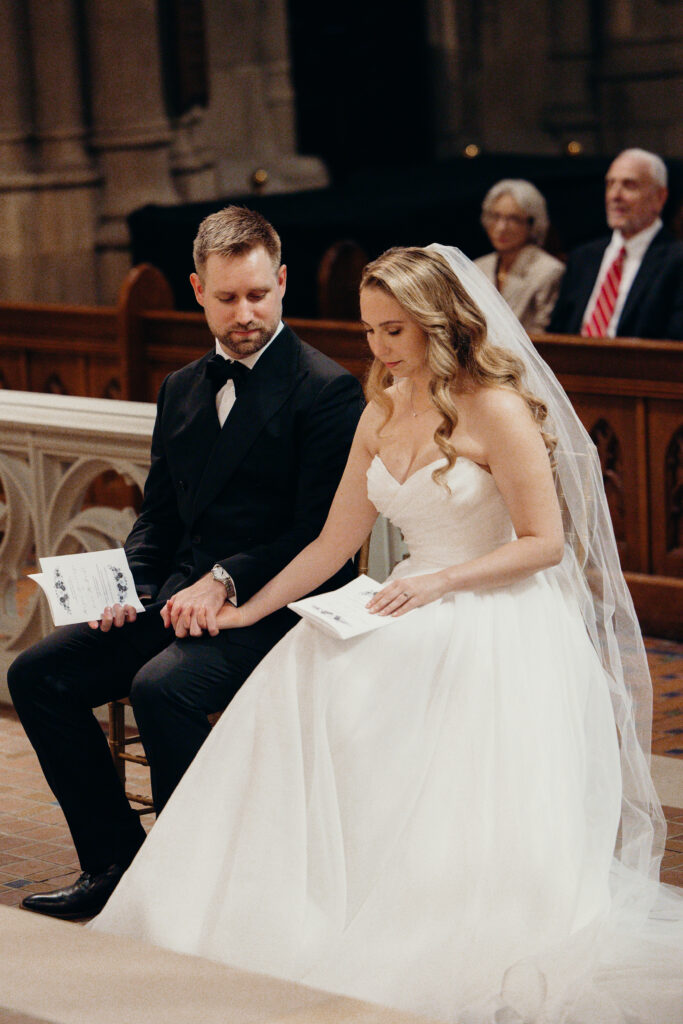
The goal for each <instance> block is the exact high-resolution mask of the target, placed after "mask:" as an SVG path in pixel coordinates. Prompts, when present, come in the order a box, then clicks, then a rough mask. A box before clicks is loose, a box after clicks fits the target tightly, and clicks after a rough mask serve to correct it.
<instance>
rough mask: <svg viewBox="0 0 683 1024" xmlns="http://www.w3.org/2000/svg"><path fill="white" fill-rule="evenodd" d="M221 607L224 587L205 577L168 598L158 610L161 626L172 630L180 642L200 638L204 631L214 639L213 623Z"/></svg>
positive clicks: (216, 633) (209, 575)
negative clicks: (189, 637) (185, 638)
mask: <svg viewBox="0 0 683 1024" xmlns="http://www.w3.org/2000/svg"><path fill="white" fill-rule="evenodd" d="M225 604H226V599H225V587H224V586H223V584H222V583H220V582H219V581H218V580H215V579H214V578H213V576H212V575H211V574H210V573H207V575H206V576H202V578H201V579H199V580H197V582H196V583H193V584H192V586H191V587H185V588H184V589H183V590H179V591H178V593H177V594H173V596H172V597H169V599H168V601H167V602H166V604H165V605H164V606H163V608H162V609H161V618H162V619H163V622H164V626H165V627H166V628H167V629H169V628H172V629H173V631H174V633H175V635H176V636H177V637H179V638H180V639H182V638H183V637H186V636H201V635H202V633H204V632H205V631H206V632H207V633H209V634H210V635H211V636H217V635H218V631H219V627H218V624H217V621H216V619H217V616H218V613H219V612H220V610H221V609H222V608H223V606H224V605H225ZM229 607H231V608H232V605H229Z"/></svg>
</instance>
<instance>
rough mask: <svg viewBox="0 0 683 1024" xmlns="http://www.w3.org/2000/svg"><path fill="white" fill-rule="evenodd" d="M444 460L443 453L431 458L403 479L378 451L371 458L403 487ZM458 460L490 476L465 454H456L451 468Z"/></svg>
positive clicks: (489, 474) (454, 466)
mask: <svg viewBox="0 0 683 1024" xmlns="http://www.w3.org/2000/svg"><path fill="white" fill-rule="evenodd" d="M445 461H446V458H445V456H443V455H442V456H440V457H439V458H438V459H432V461H431V462H428V463H427V464H426V465H424V466H420V468H419V469H416V470H414V471H413V472H412V473H409V474H408V476H407V477H406V478H405V480H399V479H398V478H397V477H395V476H394V474H393V473H392V472H391V470H390V469H389V468H388V466H387V464H386V463H385V461H384V459H383V458H382V456H381V455H380V454H379V452H377V453H376V454H375V455H374V457H373V459H372V462H379V464H380V466H381V467H382V469H383V470H384V472H385V473H386V474H387V476H388V477H390V478H391V480H393V482H394V483H395V484H396V485H397V486H398V487H404V486H405V485H406V484H407V483H408V482H409V481H410V480H412V479H413V477H416V476H419V475H420V474H421V473H424V472H425V470H427V469H434V467H435V466H437V465H438V464H439V463H440V462H445ZM372 462H371V463H370V465H372ZM459 462H467V463H469V465H470V466H474V467H475V468H476V469H479V470H481V472H482V473H486V475H487V476H489V477H490V476H491V473H490V472H489V471H488V470H487V469H484V467H483V466H480V465H479V463H478V462H475V461H474V459H468V458H467V456H466V455H458V457H457V459H456V461H455V463H454V465H453V466H451V469H455V468H456V466H457V465H458V463H459Z"/></svg>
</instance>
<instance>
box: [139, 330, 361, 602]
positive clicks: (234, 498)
mask: <svg viewBox="0 0 683 1024" xmlns="http://www.w3.org/2000/svg"><path fill="white" fill-rule="evenodd" d="M211 355H213V353H212V352H209V353H207V354H206V355H205V356H204V357H203V358H201V359H199V360H197V361H196V362H194V363H191V364H189V365H188V366H185V367H183V368H182V369H180V370H177V371H176V372H174V373H171V374H170V375H169V376H168V377H167V378H166V380H165V381H164V383H163V385H162V387H161V391H160V393H159V400H158V407H157V418H156V423H155V427H154V434H153V438H152V459H151V466H150V471H149V475H148V478H147V483H146V486H145V494H144V500H143V505H142V510H141V513H140V516H139V517H138V519H137V521H136V523H135V525H134V527H133V529H132V531H131V533H130V535H129V537H128V539H127V541H126V544H125V550H126V554H127V556H128V560H129V563H130V567H131V570H132V572H133V577H134V579H135V583H136V586H137V588H138V592H139V593H146V594H149V595H150V596H151V597H152V598H154V599H157V600H164V599H166V598H168V597H169V596H170V595H171V594H172V593H174V592H175V591H177V590H179V589H181V588H182V587H184V586H187V585H188V584H190V583H192V582H194V581H195V580H197V579H198V578H199V577H200V576H202V575H203V574H204V573H206V572H208V571H209V570H210V569H211V567H212V566H213V565H214V563H216V562H220V564H221V565H223V566H224V567H225V569H226V570H227V571H228V572H229V573H230V575H231V576H232V578H233V580H234V582H235V586H236V589H237V599H238V603H240V604H242V603H244V602H245V601H246V600H247V599H248V598H249V597H251V595H252V594H253V593H255V592H256V591H257V590H259V588H260V587H262V586H263V584H264V583H266V582H267V581H268V580H269V579H271V578H272V577H273V576H274V575H275V574H276V573H278V572H279V571H280V569H282V568H283V567H284V566H285V565H286V564H287V563H288V562H289V561H290V560H291V559H292V558H293V557H294V556H295V555H296V554H297V553H298V552H299V551H300V550H301V549H302V548H303V547H305V545H306V544H308V543H309V541H311V540H312V539H314V538H315V537H316V536H317V535H318V533H319V531H320V529H321V527H322V525H323V523H324V521H325V518H326V515H327V512H328V509H329V505H330V502H331V500H332V497H333V495H334V492H335V489H336V487H337V484H338V482H339V479H340V477H341V475H342V472H343V469H344V465H345V462H346V457H347V455H348V451H349V447H350V444H351V440H352V437H353V434H354V431H355V428H356V424H357V422H358V418H359V416H360V413H361V411H362V408H363V398H362V390H361V387H360V385H359V383H358V381H357V380H356V379H355V378H354V377H353V376H351V374H349V373H347V372H346V371H345V370H343V369H342V368H341V367H340V366H339V365H338V364H337V363H335V362H333V361H332V360H331V359H328V358H327V357H326V356H324V355H323V354H322V353H320V352H318V351H316V350H315V349H313V348H311V347H310V346H309V345H306V344H305V343H304V342H302V341H300V340H299V338H297V337H296V335H295V334H294V333H293V332H292V331H291V330H290V329H289V328H288V327H287V326H285V327H284V329H283V330H282V331H281V332H280V334H279V335H278V336H277V338H275V340H274V341H273V343H272V344H271V345H270V347H269V348H268V349H267V350H266V351H265V352H264V353H263V355H262V356H261V358H260V359H259V360H258V362H257V363H256V365H255V366H254V368H253V369H252V370H251V371H250V372H249V376H248V379H247V381H246V382H245V383H244V384H242V386H241V387H240V390H239V394H238V397H237V400H236V402H235V405H234V406H233V408H232V410H231V411H230V414H229V416H228V418H227V420H226V422H225V424H224V426H223V428H222V429H221V428H220V426H219V422H218V417H217V415H216V405H215V395H214V389H213V386H212V383H211V382H210V380H209V379H208V378H207V375H206V369H205V368H206V363H207V362H208V360H209V358H210V357H211ZM351 575H352V567H351V565H350V564H348V565H347V566H346V567H345V568H344V569H343V570H342V571H341V572H340V573H339V574H337V576H336V577H335V578H334V579H333V580H331V581H330V582H329V584H328V585H327V586H326V589H328V588H332V587H334V586H340V585H341V584H342V583H344V582H346V581H348V579H349V578H350V576H351Z"/></svg>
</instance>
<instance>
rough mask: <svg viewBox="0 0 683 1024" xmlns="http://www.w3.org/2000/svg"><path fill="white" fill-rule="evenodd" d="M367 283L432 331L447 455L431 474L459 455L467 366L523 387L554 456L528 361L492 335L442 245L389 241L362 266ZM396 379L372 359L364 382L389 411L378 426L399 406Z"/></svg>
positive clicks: (485, 380) (476, 376)
mask: <svg viewBox="0 0 683 1024" xmlns="http://www.w3.org/2000/svg"><path fill="white" fill-rule="evenodd" d="M364 288H378V289H379V290H380V291H383V292H385V293H386V294H387V295H390V296H391V297H392V298H394V299H395V300H396V302H398V304H399V305H400V306H401V307H402V308H403V309H404V310H405V311H406V313H407V314H408V316H410V317H411V319H413V320H414V321H415V322H416V323H417V324H418V325H419V326H420V327H421V328H422V330H423V331H424V332H425V334H426V335H427V349H426V354H425V358H426V362H427V366H428V367H429V370H430V371H431V380H430V381H429V397H430V401H431V403H432V405H433V406H434V408H435V409H437V411H438V412H439V413H440V414H441V422H440V423H439V425H438V427H437V428H436V430H435V431H434V441H435V443H436V445H437V446H438V447H439V449H440V450H441V451H442V452H443V454H444V456H445V458H446V459H447V465H445V466H441V467H440V468H438V469H436V470H435V471H434V473H433V474H432V475H433V477H434V480H436V481H437V482H439V481H440V480H441V478H442V477H443V476H444V475H445V474H446V473H447V472H448V471H449V469H450V468H451V467H452V466H453V465H454V464H455V460H456V458H457V452H456V450H455V447H454V446H453V444H451V441H450V437H451V434H452V433H453V431H454V429H455V426H456V424H457V422H458V410H457V406H456V403H455V399H454V394H455V389H456V385H457V384H458V383H459V382H460V381H461V380H462V371H463V370H464V371H465V374H466V375H467V376H468V377H469V378H470V380H472V381H473V382H474V383H475V384H477V385H479V386H480V387H503V388H509V389H510V390H511V391H516V392H517V393H518V394H519V395H521V397H522V398H523V399H524V401H525V402H526V404H527V405H528V407H529V410H530V412H531V415H532V416H533V418H534V420H535V421H536V423H537V424H538V427H539V430H540V431H541V435H542V437H543V440H544V442H545V445H546V448H547V449H548V453H549V455H551V456H552V452H553V448H554V447H555V439H554V438H553V437H552V436H550V435H549V434H548V433H547V432H546V431H545V430H543V426H542V424H543V422H544V420H545V418H546V416H547V414H548V410H547V408H546V406H545V404H544V403H543V402H541V401H539V399H537V398H535V397H534V396H533V395H532V394H530V393H529V392H528V391H527V390H526V389H525V387H524V384H523V376H524V365H523V363H522V362H521V360H519V359H517V358H516V356H514V355H512V353H510V352H507V351H506V350H505V349H503V348H499V347H498V346H494V345H491V344H490V343H489V342H488V340H487V334H486V320H485V318H484V316H483V314H482V312H481V310H480V309H479V307H478V306H477V305H476V304H475V303H474V302H473V301H472V299H471V298H470V297H469V295H468V294H467V292H466V291H465V289H464V288H463V287H462V285H461V284H460V281H459V280H458V278H457V277H456V276H455V274H454V273H453V271H452V270H451V268H450V267H449V266H448V263H447V262H446V261H445V260H444V259H443V258H442V257H441V256H440V255H439V253H437V252H430V251H429V250H428V249H420V248H417V247H410V248H395V249H388V250H387V251H386V252H385V253H382V255H381V256H379V257H378V258H377V259H376V260H373V261H372V263H368V265H367V266H366V267H365V269H364V271H363V276H362V278H361V282H360V290H361V291H363V289H364ZM393 379H394V378H393V376H392V374H391V373H390V371H389V370H387V368H386V366H385V365H384V363H382V362H380V360H379V359H375V360H373V363H372V366H371V367H370V371H369V373H368V377H367V380H366V384H365V390H366V395H367V398H368V401H373V402H376V403H377V405H378V406H379V407H380V409H381V410H382V411H383V412H384V414H385V418H384V420H383V422H382V427H380V429H382V428H383V427H385V426H386V424H387V423H388V421H389V419H390V418H391V415H392V413H393V410H394V403H393V400H392V398H391V395H390V394H389V393H388V390H387V389H388V388H389V386H390V385H391V383H392V381H393Z"/></svg>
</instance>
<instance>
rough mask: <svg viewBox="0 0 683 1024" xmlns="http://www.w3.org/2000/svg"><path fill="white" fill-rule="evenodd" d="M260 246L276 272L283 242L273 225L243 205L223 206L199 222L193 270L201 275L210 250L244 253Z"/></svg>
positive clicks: (229, 254)
mask: <svg viewBox="0 0 683 1024" xmlns="http://www.w3.org/2000/svg"><path fill="white" fill-rule="evenodd" d="M259 246H262V247H263V248H264V249H265V250H266V252H267V253H268V255H269V256H270V259H271V262H272V264H273V269H274V270H275V272H276V273H277V271H278V269H279V267H280V262H281V257H282V245H281V242H280V236H279V235H278V233H277V231H276V230H275V228H274V227H273V225H272V224H271V223H270V222H269V221H267V220H266V218H265V217H263V216H262V215H261V214H260V213H257V212H256V210H249V209H247V207H246V206H224V207H223V209H222V210H218V211H217V212H216V213H211V214H209V216H208V217H205V218H204V220H203V221H202V222H201V224H200V225H199V230H198V231H197V237H196V238H195V240H194V245H193V247H192V256H193V258H194V267H195V270H196V271H197V274H199V276H200V277H201V276H202V272H203V270H204V267H205V266H206V261H207V259H208V258H209V256H210V255H211V253H218V255H219V256H243V255H245V254H246V253H249V252H251V251H252V249H257V248H259Z"/></svg>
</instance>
